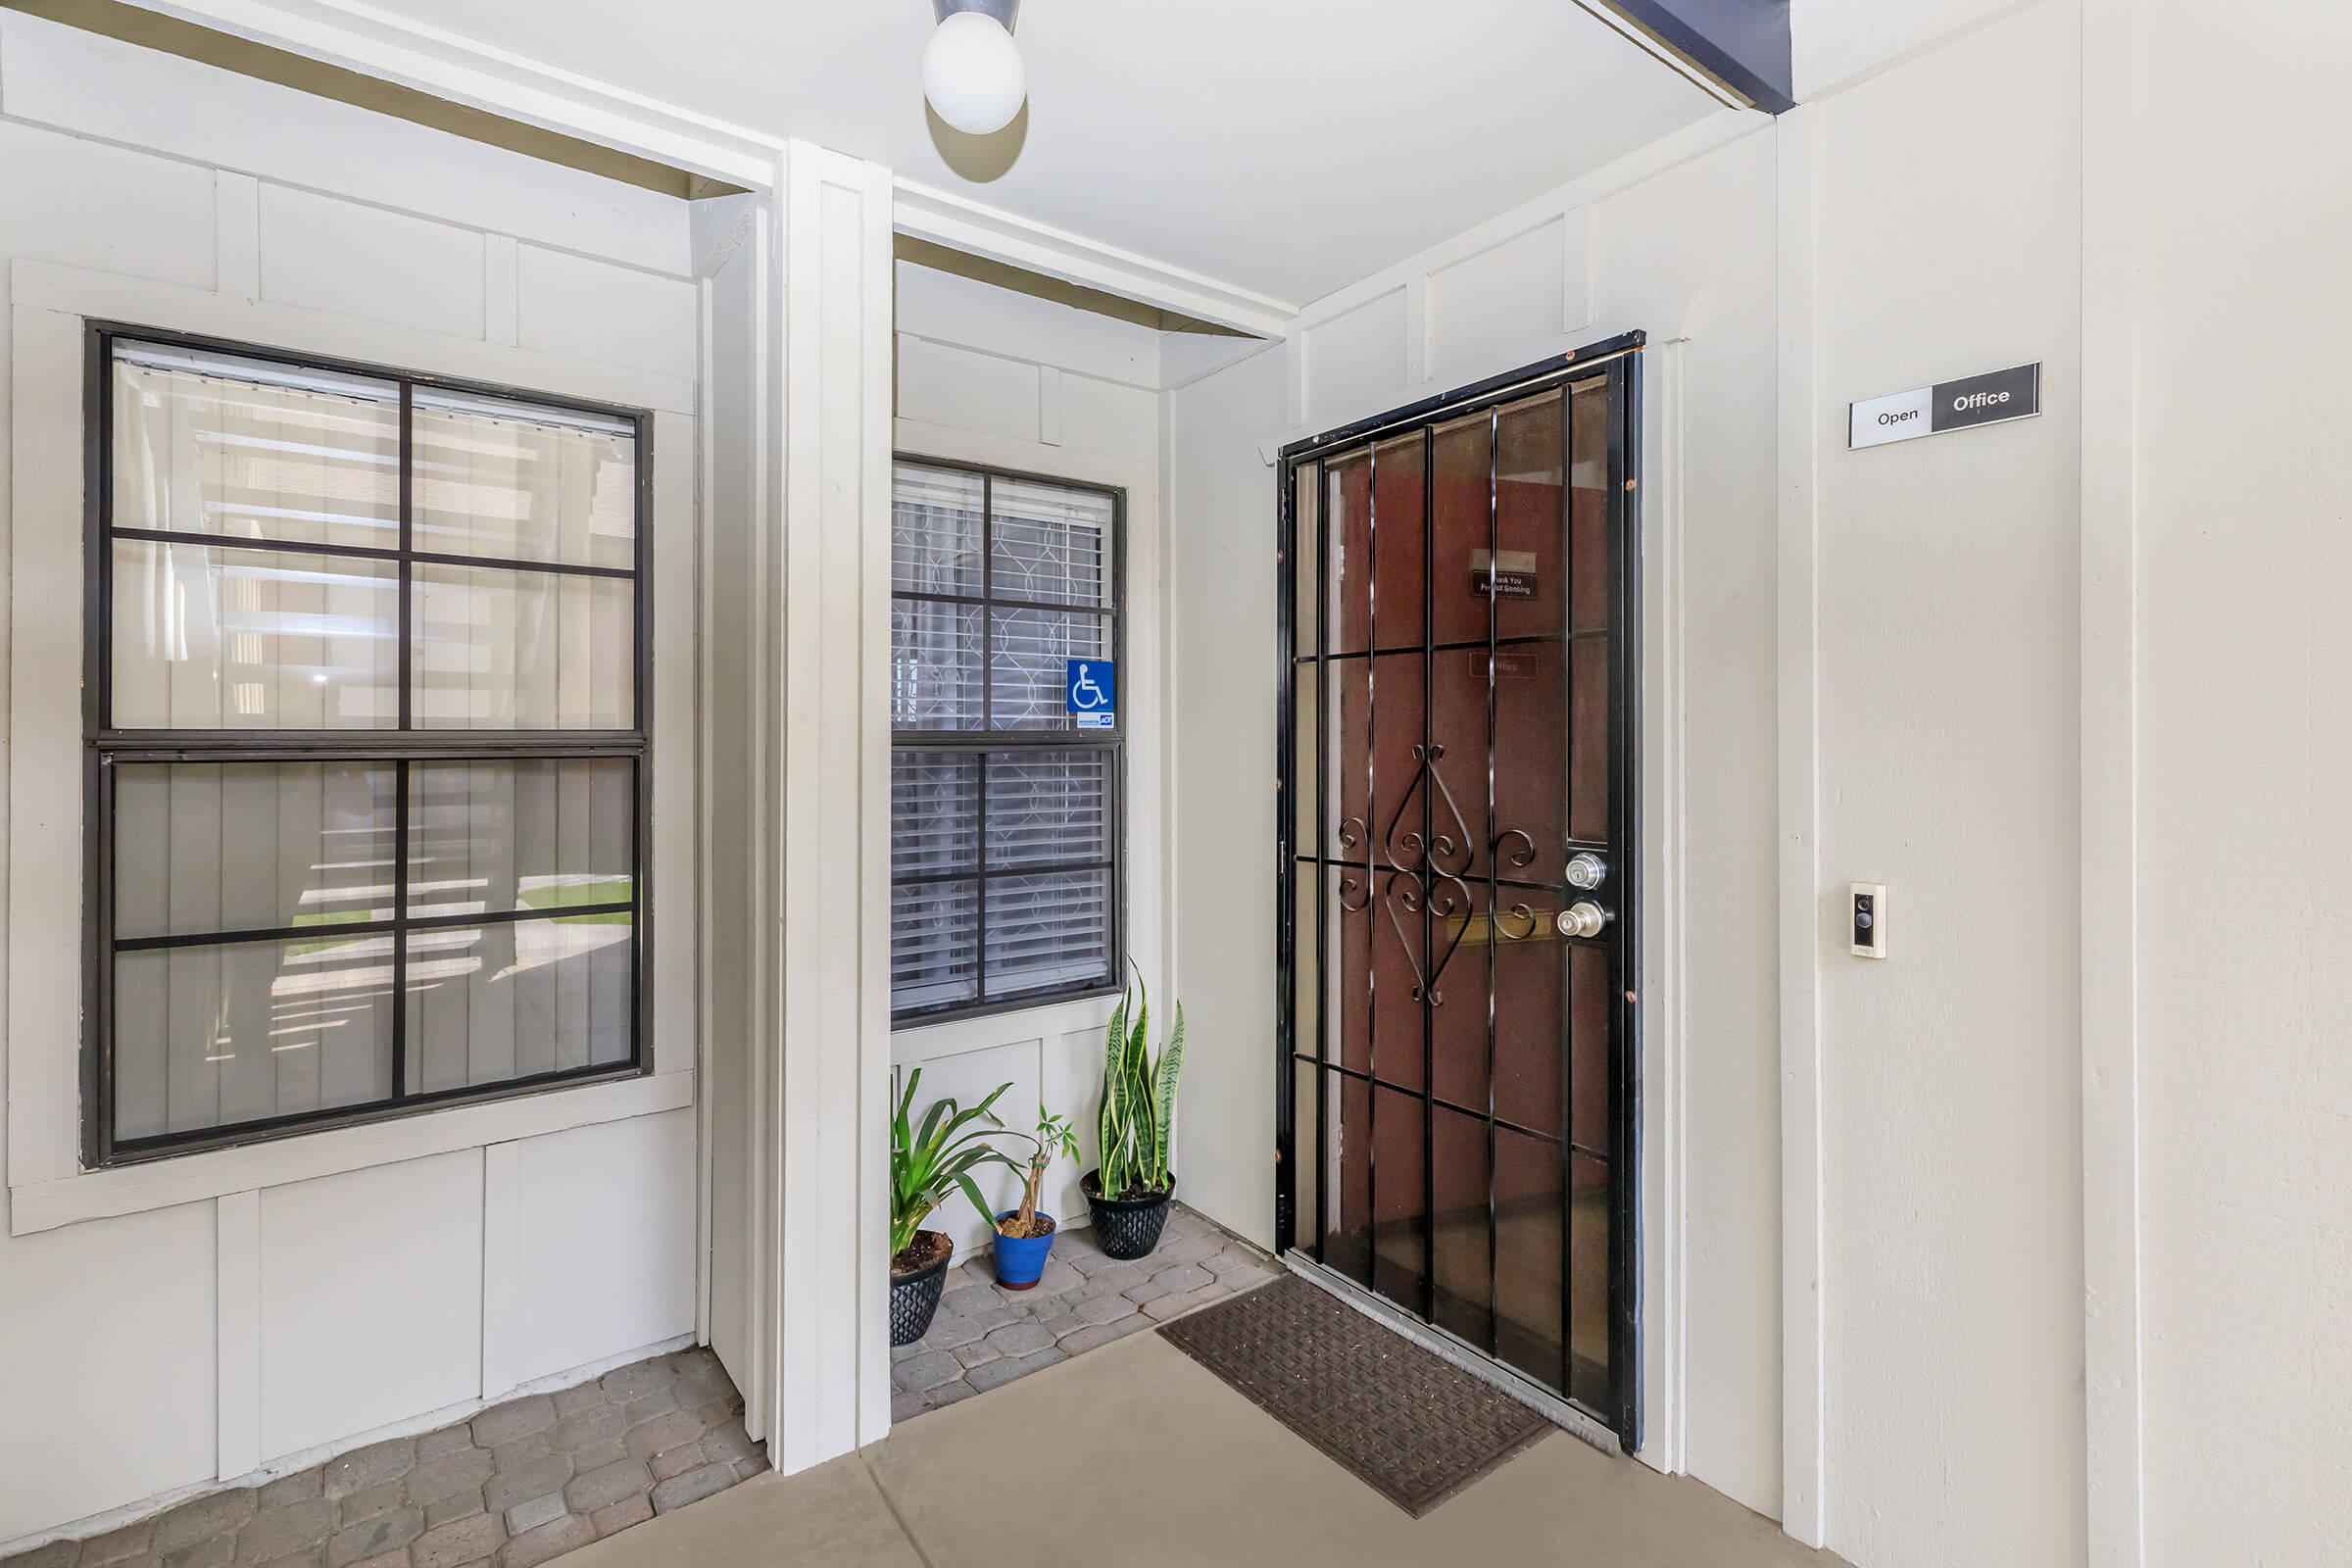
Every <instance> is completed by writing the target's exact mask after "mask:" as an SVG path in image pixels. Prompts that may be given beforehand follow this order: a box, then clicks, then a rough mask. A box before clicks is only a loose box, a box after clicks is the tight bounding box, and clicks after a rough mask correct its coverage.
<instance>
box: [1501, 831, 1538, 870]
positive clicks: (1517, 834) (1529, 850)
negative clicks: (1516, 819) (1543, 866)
mask: <svg viewBox="0 0 2352 1568" xmlns="http://www.w3.org/2000/svg"><path fill="white" fill-rule="evenodd" d="M1513 839H1517V840H1518V841H1519V842H1520V843H1521V844H1523V845H1525V846H1527V847H1526V848H1525V849H1520V850H1513V851H1512V852H1511V853H1510V855H1509V857H1508V862H1509V864H1510V867H1511V869H1512V870H1514V871H1517V870H1524V869H1525V868H1526V867H1528V866H1531V865H1533V864H1535V863H1536V841H1535V839H1534V838H1533V837H1532V836H1530V835H1529V833H1528V831H1527V829H1525V828H1519V827H1506V828H1504V829H1503V830H1502V831H1501V832H1500V833H1499V834H1497V835H1496V836H1495V844H1494V855H1495V859H1496V860H1498V861H1499V860H1503V859H1504V858H1505V857H1504V855H1503V853H1502V847H1503V846H1504V845H1505V844H1508V843H1510V842H1511V841H1512V840H1513Z"/></svg>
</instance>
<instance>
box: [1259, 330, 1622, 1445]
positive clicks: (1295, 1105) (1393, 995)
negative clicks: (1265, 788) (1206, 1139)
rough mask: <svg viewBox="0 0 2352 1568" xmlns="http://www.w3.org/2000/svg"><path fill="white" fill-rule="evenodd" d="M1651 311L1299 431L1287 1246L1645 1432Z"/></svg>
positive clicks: (1288, 462) (1284, 1150) (1291, 508)
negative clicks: (1568, 348)
mask: <svg viewBox="0 0 2352 1568" xmlns="http://www.w3.org/2000/svg"><path fill="white" fill-rule="evenodd" d="M1640 364H1641V339H1640V338H1639V337H1631V338H1624V339H1617V340H1612V341H1611V342H1609V343H1604V344H1600V345H1596V346H1595V347H1594V348H1593V349H1592V350H1588V351H1583V352H1581V353H1580V354H1578V355H1575V356H1571V357H1569V358H1568V359H1567V360H1565V361H1561V360H1553V361H1548V362H1545V363H1544V365H1540V366H1536V367H1533V368H1529V369H1528V370H1526V371H1522V372H1519V373H1517V374H1514V375H1511V376H1505V377H1501V378H1499V379H1497V380H1496V381H1494V382H1489V383H1485V384H1483V385H1482V386H1479V387H1474V388H1469V389H1466V390H1464V391H1463V392H1460V393H1456V394H1449V395H1448V396H1447V397H1446V398H1444V399H1439V400H1433V401H1432V402H1431V403H1429V404H1426V405H1420V406H1416V407H1415V408H1412V409H1406V410H1402V411H1399V412H1398V413H1397V414H1395V415H1391V416H1387V417H1382V418H1380V419H1375V420H1370V421H1367V422H1365V423H1364V424H1361V425H1358V426H1354V427H1351V428H1349V429H1346V430H1340V431H1335V432H1333V433H1331V434H1329V435H1326V436H1322V437H1318V438H1316V439H1314V440H1312V441H1306V442H1301V443H1299V445H1297V446H1295V447H1293V448H1291V449H1290V450H1289V451H1288V452H1287V453H1286V454H1285V471H1284V508H1283V531H1284V553H1285V566H1284V569H1283V579H1282V589H1283V606H1284V615H1285V620H1286V626H1285V633H1286V636H1287V637H1288V639H1289V652H1288V656H1287V657H1286V659H1285V660H1284V663H1283V682H1284V684H1283V691H1282V715H1283V716H1282V722H1283V724H1284V725H1285V726H1286V728H1287V730H1288V731H1289V737H1288V738H1289V745H1288V746H1287V747H1286V748H1285V757H1284V765H1283V778H1282V789H1283V796H1284V809H1283V810H1282V812H1281V823H1282V829H1281V831H1282V839H1283V842H1282V850H1281V863H1282V865H1283V867H1284V876H1283V879H1282V885H1281V890H1280V899H1281V905H1282V908H1281V916H1282V918H1281V925H1280V930H1281V933H1282V939H1283V951H1282V954H1281V961H1282V969H1283V977H1282V990H1281V995H1280V999H1279V1000H1280V1018H1279V1022H1280V1030H1281V1035H1282V1046H1281V1052H1282V1071H1281V1076H1280V1080H1279V1082H1280V1092H1281V1099H1282V1101H1283V1105H1282V1109H1281V1117H1280V1123H1279V1129H1280V1145H1281V1147H1280V1151H1279V1153H1280V1167H1279V1172H1278V1201H1277V1214H1276V1223H1277V1228H1278V1231H1279V1235H1280V1241H1281V1244H1282V1246H1283V1247H1284V1249H1285V1250H1292V1249H1296V1250H1298V1251H1299V1253H1301V1254H1303V1255H1305V1256H1307V1257H1309V1258H1311V1259H1312V1260H1313V1261H1315V1262H1316V1263H1319V1264H1320V1265H1322V1266H1323V1267H1324V1268H1325V1269H1326V1270H1328V1271H1329V1272H1330V1273H1331V1274H1333V1275H1336V1276H1340V1277H1342V1278H1343V1279H1344V1280H1345V1281H1351V1282H1353V1284H1354V1285H1355V1286H1358V1287H1361V1288H1363V1289H1366V1290H1369V1291H1371V1292H1373V1293H1375V1294H1376V1295H1378V1296H1379V1297H1381V1298H1384V1299H1386V1300H1387V1301H1388V1302H1390V1303H1392V1304H1394V1305H1395V1306H1397V1307H1401V1308H1402V1309H1404V1310H1405V1311H1407V1312H1409V1313H1411V1314H1413V1315H1415V1316H1417V1317H1419V1318H1421V1319H1422V1320H1424V1321H1425V1322H1427V1323H1428V1324H1430V1325H1432V1326H1434V1327H1435V1328H1437V1329H1438V1330H1440V1331H1442V1332H1443V1333H1444V1334H1446V1335H1448V1336H1450V1337H1452V1338H1453V1339H1454V1340H1456V1341H1459V1342H1460V1343H1461V1344H1463V1345H1465V1346H1467V1347H1468V1348H1472V1349H1475V1350H1476V1351H1478V1352H1479V1353H1481V1354H1483V1355H1486V1356H1489V1357H1491V1358H1493V1359H1494V1360H1495V1361H1497V1362H1499V1363H1501V1364H1502V1365H1503V1366H1505V1367H1507V1368H1510V1369H1512V1370H1513V1371H1515V1372H1517V1373H1518V1374H1520V1375H1521V1376H1522V1377H1524V1378H1526V1379H1528V1380H1532V1381H1533V1382H1534V1383H1535V1384H1538V1385H1540V1386H1541V1388H1542V1389H1543V1390H1544V1391H1549V1392H1550V1393H1551V1394H1552V1395H1553V1396H1554V1397H1565V1398H1566V1399H1567V1400H1568V1401H1569V1402H1570V1403H1572V1404H1573V1405H1575V1406H1577V1407H1579V1408H1581V1409H1583V1410H1584V1411H1586V1412H1587V1413H1589V1414H1591V1415H1592V1416H1593V1417H1595V1418H1597V1419H1598V1420H1599V1421H1600V1422H1601V1423H1603V1424H1604V1425H1606V1426H1608V1427H1610V1428H1611V1429H1613V1430H1614V1431H1615V1432H1616V1433H1617V1434H1618V1436H1619V1438H1620V1440H1621V1442H1622V1443H1623V1445H1624V1446H1625V1447H1626V1448H1627V1449H1628V1450H1629V1451H1630V1450H1631V1449H1632V1448H1634V1447H1636V1446H1639V1442H1640V1428H1639V1423H1640V1401H1639V1390H1638V1378H1637V1366H1638V1357H1637V1353H1636V1352H1637V1345H1636V1321H1637V1318H1636V1311H1635V1307H1636V1290H1637V1281H1638V1274H1637V1272H1636V1268H1635V1258H1636V1251H1635V1244H1636V1233H1635V1224H1634V1220H1635V1213H1636V1210H1635V1201H1636V1195H1637V1186H1638V1178H1639V1170H1638V1159H1637V1157H1636V1155H1637V1151H1636V1146H1635V1138H1636V1130H1637V1124H1636V1118H1635V1114H1634V1110H1635V1091H1636V1087H1637V1082H1636V1061H1637V1057H1636V1055H1635V1050H1634V1047H1635V1039H1636V1029H1637V1012H1636V1007H1637V998H1636V986H1637V979H1636V976H1637V972H1638V971H1637V968H1636V964H1635V936H1636V932H1637V929H1638V924H1639V920H1638V908H1637V905H1636V901H1635V873H1636V871H1637V869H1638V864H1637V862H1638V850H1637V845H1638V838H1637V833H1638V823H1637V820H1636V815H1637V807H1638V803H1639V792H1638V774H1637V771H1636V758H1635V743H1636V740H1637V731H1638V723H1637V715H1638V713H1639V711H1640V708H1639V704H1638V702H1637V700H1636V693H1635V686H1636V682H1637V679H1638V676H1639V668H1640V635H1639V630H1638V624H1637V611H1638V606H1639V597H1640V593H1639V583H1638V581H1637V577H1638V570H1639V563H1640V556H1639V550H1638V540H1637V535H1636V525H1635V522H1634V518H1635V517H1636V515H1637V508H1636V507H1635V506H1634V504H1633V503H1634V489H1635V485H1636V482H1637V477H1636V472H1635V467H1636V446H1635V424H1634V410H1635V408H1636V405H1637V401H1638V388H1639V370H1640Z"/></svg>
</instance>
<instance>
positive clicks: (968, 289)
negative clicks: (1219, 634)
mask: <svg viewBox="0 0 2352 1568" xmlns="http://www.w3.org/2000/svg"><path fill="white" fill-rule="evenodd" d="M1159 343H1160V334H1159V333H1158V332H1156V331H1153V330H1152V329H1151V328H1149V327H1144V326H1139V325H1135V324H1132V323H1129V322H1125V321H1119V320H1115V319H1110V318H1107V317H1103V316H1098V315H1093V314H1090V313H1087V312H1084V311H1079V310H1075V309H1072V308H1071V307H1068V306H1065V305H1060V304H1056V303H1054V302H1051V301H1048V300H1043V299H1037V298H1033V297H1031V296H1028V295H1025V294H1018V293H1014V292H1011V291H1009V290H1006V289H1003V288H998V287H996V286H994V285H991V284H988V283H984V282H980V281H977V280H974V279H969V278H964V277H960V276H957V275H955V274H952V273H947V272H941V271H935V270H930V269H927V268H923V267H919V266H916V265H913V264H911V263H905V262H902V263H901V264H900V265H899V270H898V359H899V365H898V386H897V414H898V418H897V422H896V430H895V436H896V441H897V446H898V449H899V451H900V452H902V453H906V454H908V455H913V456H924V457H934V458H944V459H950V460H954V461H959V462H965V463H977V464H984V465H988V466H996V467H1002V468H1011V469H1018V470H1021V471H1025V472H1032V473H1040V474H1047V475H1052V476H1055V477H1060V478H1066V479H1069V480H1072V481H1073V482H1077V483H1083V484H1099V485H1115V486H1118V487H1120V488H1122V489H1124V490H1125V491H1126V492H1127V539H1126V567H1127V582H1126V601H1125V614H1126V618H1127V626H1126V642H1125V652H1124V660H1123V664H1122V667H1121V668H1120V670H1119V698H1120V713H1119V721H1120V723H1121V724H1123V725H1124V726H1125V727H1126V732H1127V736H1126V744H1127V814H1126V826H1127V843H1126V863H1125V897H1126V913H1125V922H1124V930H1125V934H1126V939H1127V953H1128V956H1132V957H1133V958H1134V959H1135V961H1136V962H1137V963H1138V964H1139V965H1141V967H1142V969H1143V973H1144V976H1145V978H1146V980H1147V981H1148V982H1149V983H1150V985H1151V986H1152V1012H1153V1026H1152V1037H1153V1040H1154V1043H1155V1044H1156V1043H1157V1042H1158V1041H1159V1040H1161V1039H1164V1038H1165V1032H1166V1029H1167V1021H1168V1016H1169V1014H1168V1012H1167V1010H1166V1008H1167V1000H1168V994H1167V993H1165V992H1163V991H1162V990H1161V989H1160V980H1161V977H1162V975H1164V974H1165V973H1166V965H1165V962H1164V958H1163V953H1162V948H1161V945H1160V943H1161V939H1160V932H1161V930H1162V924H1163V922H1162V918H1161V908H1162V904H1163V900H1164V895H1165V885H1164V878H1163V876H1162V873H1161V867H1162V864H1163V858H1162V848H1161V831H1162V812H1161V809H1160V799H1161V795H1160V791H1161V779H1160V768H1161V765H1162V758H1163V755H1164V753H1163V749H1162V748H1163V743H1162V739H1161V734H1160V728H1161V716H1162V712H1163V702H1162V695H1161V677H1160V669H1161V664H1160V658H1159V649H1160V633H1159V627H1160V615H1161V583H1160V573H1159V560H1160V534H1159V522H1158V517H1159V494H1158V490H1159V393H1158V382H1159V373H1160V362H1159ZM1115 1005H1116V999H1115V998H1094V999H1089V1000H1086V1001H1080V1002H1057V1003H1048V1004H1046V1005H1041V1006H1037V1007H1031V1008H1023V1009H1020V1010H1017V1011H1011V1012H1004V1013H998V1014H995V1015H992V1016H988V1017H981V1018H972V1019H965V1020H959V1021H955V1022H949V1023H941V1024H932V1025H928V1026H923V1027H917V1028H909V1029H903V1030H900V1031H898V1032H897V1033H896V1034H895V1035H894V1036H893V1038H892V1051H891V1057H892V1063H893V1066H894V1069H895V1072H896V1074H897V1076H898V1079H899V1081H901V1082H904V1079H905V1075H906V1074H907V1072H908V1071H910V1070H912V1069H914V1068H918V1067H919V1068H920V1069H922V1074H923V1081H922V1084H921V1086H920V1088H919V1090H918V1092H917V1095H916V1100H917V1104H916V1106H915V1109H916V1112H917V1114H918V1115H919V1114H920V1112H921V1109H922V1107H923V1105H924V1104H927V1103H930V1102H931V1101H932V1100H933V1099H935V1098H936V1097H938V1096H943V1095H946V1096H953V1097H955V1099H956V1101H957V1102H958V1103H962V1104H966V1105H969V1104H971V1103H974V1102H976V1101H978V1100H980V1099H981V1098H983V1097H985V1096H986V1095H987V1094H988V1092H989V1091H990V1090H992V1089H995V1088H996V1087H997V1086H998V1085H1000V1084H1005V1083H1009V1084H1011V1085H1012V1086H1013V1087H1012V1088H1011V1090H1010V1091H1008V1092H1007V1093H1006V1094H1005V1098H1004V1100H1002V1101H1001V1102H999V1104H998V1109H999V1111H1000V1113H1001V1114H1002V1115H1003V1116H1004V1119H1005V1121H1006V1122H1007V1123H1008V1124H1009V1125H1011V1126H1012V1127H1014V1128H1016V1129H1019V1130H1021V1131H1027V1130H1028V1129H1029V1127H1030V1126H1031V1125H1032V1124H1033V1122H1034V1120H1035V1116H1036V1111H1037V1107H1038V1105H1039V1103H1041V1102H1042V1103H1044V1104H1045V1105H1046V1106H1047V1107H1048V1108H1050V1109H1052V1110H1054V1111H1056V1112H1058V1113H1060V1114H1062V1115H1066V1116H1068V1117H1069V1118H1070V1119H1071V1120H1073V1121H1074V1122H1076V1123H1077V1124H1078V1127H1079V1129H1080V1143H1081V1146H1082V1155H1083V1157H1082V1158H1081V1159H1078V1160H1066V1159H1065V1160H1060V1161H1057V1162H1056V1163H1055V1165H1054V1170H1053V1171H1052V1172H1051V1173H1050V1175H1049V1177H1048V1181H1047V1189H1046V1204H1045V1206H1046V1207H1047V1208H1048V1209H1049V1210H1051V1211H1052V1212H1054V1214H1055V1215H1057V1216H1058V1217H1059V1218H1060V1219H1061V1221H1062V1223H1064V1224H1085V1223H1086V1222H1087V1211H1086V1201H1085V1199H1084V1198H1083V1197H1082V1196H1080V1193H1079V1190H1078V1180H1079V1178H1080V1177H1081V1176H1083V1175H1084V1174H1085V1173H1086V1172H1087V1171H1088V1170H1091V1169H1092V1168H1093V1167H1094V1153H1095V1150H1094V1136H1093V1128H1094V1124H1095V1114H1096V1109H1097V1106H1098V1103H1099V1096H1100V1095H1101V1093H1102V1086H1103V1030H1104V1027H1105V1025H1106V1024H1107V1023H1108V1021H1109V1018H1110V1013H1111V1009H1112V1007H1113V1006H1115ZM1006 1147H1007V1148H1008V1149H1010V1148H1014V1147H1015V1146H1014V1145H1013V1144H1011V1143H1010V1142H1009V1141H1008V1142H1007V1145H1006ZM1180 1179H1181V1178H1180ZM981 1186H982V1188H983V1189H984V1190H985V1191H986V1192H987V1193H988V1196H989V1198H990V1200H991V1201H995V1202H1000V1203H1002V1204H1003V1205H1004V1206H1005V1207H1010V1206H1012V1205H1013V1204H1014V1203H1017V1202H1018V1201H1019V1187H1018V1184H1017V1181H1016V1179H1015V1177H1014V1175H1013V1173H1012V1172H1010V1171H1006V1170H1002V1169H1000V1170H992V1171H989V1172H987V1173H985V1174H984V1175H983V1176H982V1177H981ZM932 1223H933V1224H934V1225H935V1226H936V1227H937V1228H939V1229H942V1230H944V1231H946V1232H947V1233H948V1234H949V1235H950V1236H952V1237H954V1238H955V1240H956V1255H957V1256H958V1257H969V1256H971V1255H972V1253H973V1252H974V1250H977V1249H980V1248H985V1247H986V1246H987V1245H988V1241H989V1232H988V1231H987V1229H986V1228H985V1227H984V1226H983V1224H982V1223H981V1221H980V1218H979V1216H977V1215H976V1214H974V1213H973V1212H972V1207H971V1204H970V1203H969V1202H968V1201H965V1200H964V1199H962V1198H961V1197H956V1198H952V1199H950V1200H949V1201H948V1204H947V1206H946V1207H945V1208H943V1209H941V1210H940V1212H939V1213H938V1214H937V1215H936V1216H934V1218H933V1220H932Z"/></svg>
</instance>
